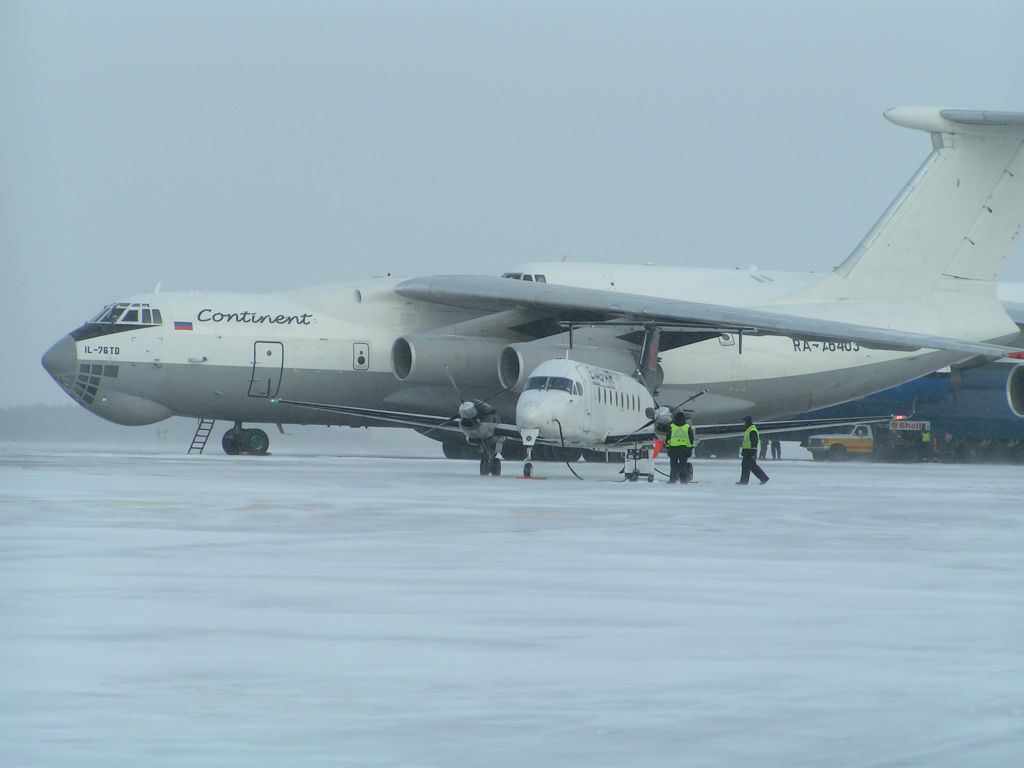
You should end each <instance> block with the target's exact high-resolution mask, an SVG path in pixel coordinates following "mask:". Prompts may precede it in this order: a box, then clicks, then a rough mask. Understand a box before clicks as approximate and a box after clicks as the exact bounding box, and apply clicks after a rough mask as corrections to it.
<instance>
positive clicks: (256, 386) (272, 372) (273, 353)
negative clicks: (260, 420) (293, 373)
mask: <svg viewBox="0 0 1024 768" xmlns="http://www.w3.org/2000/svg"><path fill="white" fill-rule="evenodd" d="M283 372H284V344H283V343H281V342H280V341H257V342H256V343H255V345H253V357H252V379H251V380H250V382H249V397H277V393H278V390H280V389H281V374H282V373H283Z"/></svg>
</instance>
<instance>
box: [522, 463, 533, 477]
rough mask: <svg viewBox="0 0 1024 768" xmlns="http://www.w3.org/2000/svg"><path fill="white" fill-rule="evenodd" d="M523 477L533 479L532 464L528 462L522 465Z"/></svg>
mask: <svg viewBox="0 0 1024 768" xmlns="http://www.w3.org/2000/svg"><path fill="white" fill-rule="evenodd" d="M523 477H533V464H531V463H530V462H526V463H525V464H524V465H523Z"/></svg>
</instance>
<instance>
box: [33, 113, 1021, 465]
mask: <svg viewBox="0 0 1024 768" xmlns="http://www.w3.org/2000/svg"><path fill="white" fill-rule="evenodd" d="M885 115H886V117H887V118H888V119H889V120H890V121H891V122H893V123H895V124H896V125H900V126H903V127H908V128H914V129H918V130H922V131H925V132H927V133H928V134H929V135H930V137H931V142H932V147H933V149H932V152H931V153H930V155H929V156H928V158H927V159H926V160H925V162H924V164H923V165H922V167H921V168H920V169H919V170H918V172H917V173H916V174H915V175H914V176H913V177H912V178H911V180H910V181H909V182H908V184H907V185H906V186H905V187H904V189H903V190H902V191H901V192H900V194H899V195H898V196H897V198H896V199H895V200H894V202H893V203H892V204H891V205H890V206H889V208H888V209H887V210H886V211H885V212H884V213H883V215H882V217H881V218H880V219H879V221H878V222H877V223H876V224H875V225H874V227H873V228H872V229H871V230H870V231H869V232H868V234H867V235H866V236H865V238H864V240H863V241H862V242H861V244H860V245H859V246H858V247H857V249H855V251H854V252H853V253H852V254H851V255H850V256H849V257H848V258H847V259H846V261H844V262H843V263H842V264H841V265H840V266H839V267H838V268H837V269H836V270H835V271H834V272H832V273H830V274H828V275H826V276H825V277H823V278H821V279H818V280H815V281H813V282H810V283H808V284H805V285H801V286H799V287H797V288H795V289H793V290H789V291H783V292H780V291H779V290H778V289H777V288H776V287H775V286H773V282H774V278H773V277H772V274H773V273H771V272H765V273H754V272H752V273H743V272H736V273H735V274H734V275H733V276H732V277H730V278H729V279H716V280H714V281H705V282H704V284H702V283H701V280H700V275H701V272H702V271H701V270H684V269H673V268H659V267H642V268H638V267H634V266H624V265H617V266H615V265H606V266H602V267H599V268H598V267H593V266H580V265H572V264H562V265H557V266H556V265H545V266H544V267H543V268H538V269H536V270H532V271H527V272H522V273H519V274H518V275H516V274H512V275H510V277H516V276H518V277H519V278H520V279H501V278H489V277H479V276H451V275H449V276H433V277H426V278H414V279H410V280H399V279H390V278H388V279H378V280H370V281H366V282H362V283H346V284H336V285H329V286H321V287H315V288H310V289H305V290H296V291H289V292H282V293H271V294H237V293H171V292H166V293H152V294H144V295H140V296H136V297H133V298H130V299H127V300H125V301H123V302H118V303H115V304H111V305H108V306H107V307H104V309H103V310H102V311H101V312H100V313H98V314H97V315H96V316H95V317H94V318H92V319H91V320H90V321H89V322H87V323H85V324H84V325H82V326H81V327H79V328H77V329H75V330H73V331H72V332H71V333H69V334H68V335H67V336H65V337H63V338H62V339H60V340H59V341H57V343H55V344H54V345H53V347H51V348H50V350H48V351H47V352H46V354H45V355H44V357H43V365H44V367H45V368H46V370H47V371H48V372H49V373H50V374H51V375H52V376H53V378H54V379H55V380H56V381H57V382H58V383H59V384H60V385H61V386H62V387H63V388H64V389H65V391H67V393H68V394H69V395H70V396H71V397H72V398H73V399H75V400H76V401H77V402H79V403H80V404H81V405H83V407H85V408H87V409H89V410H90V411H92V412H93V413H96V414H97V415H99V416H101V417H103V418H105V419H108V420H110V421H114V422H116V423H119V424H126V425H139V424H149V423H153V422H156V421H160V420H162V419H165V418H168V417H170V416H174V415H178V416H189V417H194V418H199V419H216V420H227V421H229V422H234V424H235V426H234V427H233V428H232V429H230V430H229V431H228V432H227V433H225V435H224V438H223V440H222V444H223V446H224V448H225V450H227V451H228V452H235V451H239V450H242V451H254V452H262V451H265V450H266V446H267V436H266V434H265V433H263V432H262V430H258V429H249V430H244V429H242V424H243V423H244V422H250V423H253V422H255V423H279V424H280V423H299V424H342V425H350V426H360V425H365V424H367V423H369V422H366V421H364V420H361V419H359V418H356V417H352V416H350V415H346V414H341V413H331V412H327V411H314V410H311V409H308V408H302V407H298V406H290V405H287V404H285V403H283V402H282V401H283V400H289V401H294V402H317V403H322V404H330V403H335V404H338V405H351V406H356V407H366V408H378V409H380V408H390V409H394V410H404V411H416V412H432V413H437V414H450V413H451V412H452V410H453V408H454V407H455V406H456V405H457V404H458V400H457V399H456V398H455V396H454V393H453V390H452V382H455V383H456V384H457V386H458V387H460V388H461V389H462V390H463V391H464V392H465V393H466V394H467V395H468V396H469V397H471V398H479V399H486V400H488V402H493V405H494V407H495V408H496V410H497V411H498V412H499V413H500V414H502V415H503V416H504V417H505V418H508V417H509V416H510V415H511V414H512V413H513V412H514V407H515V399H516V392H518V391H520V390H521V389H522V388H523V386H524V385H525V383H526V381H525V380H526V378H527V377H528V375H529V373H530V372H531V371H532V370H533V369H534V368H535V367H536V366H537V365H538V364H540V363H541V362H543V361H545V360H549V359H553V358H559V357H569V358H571V359H574V360H577V361H579V362H582V363H586V364H590V365H596V366H599V367H602V368H607V369H611V370H616V371H622V372H627V373H631V372H633V371H634V370H635V369H636V367H637V364H638V359H639V352H640V343H641V339H642V337H643V335H644V328H645V327H650V326H651V325H657V326H658V327H660V328H661V330H662V345H661V362H662V366H661V376H660V381H659V382H658V390H659V392H660V393H661V397H662V399H663V400H664V401H671V402H677V401H683V400H685V399H687V398H688V397H690V396H692V395H694V394H696V393H697V392H700V391H702V390H704V389H707V390H708V394H707V395H706V396H705V397H703V398H702V400H701V404H700V409H699V411H698V412H697V415H696V421H697V422H698V423H700V422H702V421H705V422H706V421H722V422H724V421H732V420H737V419H738V418H739V417H741V416H742V415H745V414H752V415H754V417H755V418H757V419H766V418H773V417H777V416H784V415H790V414H793V413H800V412H804V411H807V410H810V409H812V408H820V407H824V406H827V405H832V404H835V403H840V402H844V401H847V400H851V399H854V398H858V397H861V396H864V395H866V394H869V393H872V392H876V391H879V390H882V389H886V388H888V387H891V386H893V385H895V384H898V383H900V382H903V381H907V380H910V379H913V378H916V377H918V376H921V375H924V374H926V373H929V372H931V371H934V370H937V369H939V368H942V367H943V366H946V365H950V364H954V363H957V362H960V361H963V360H965V359H969V358H975V357H978V356H980V357H983V358H986V359H996V358H999V357H1001V356H1002V355H1003V354H1005V353H1006V352H1008V351H1010V350H1011V348H1010V347H1007V346H1005V345H1006V344H1007V343H1008V342H1011V341H1012V340H1014V339H1015V337H1017V335H1018V331H1019V329H1018V326H1017V325H1016V324H1015V323H1014V322H1013V321H1012V320H1011V318H1010V317H1009V316H1008V315H1007V313H1006V311H1005V310H1004V307H1003V306H1002V304H1001V303H1000V302H999V300H998V298H997V296H996V280H997V279H998V275H999V272H1000V270H1001V268H1002V265H1003V263H1004V261H1005V259H1006V257H1007V254H1008V253H1009V251H1010V249H1011V247H1012V245H1013V243H1014V242H1015V240H1016V239H1017V236H1018V235H1019V232H1020V228H1021V226H1022V225H1024V185H1022V180H1024V153H1022V152H1021V146H1022V141H1024V113H999V112H976V111H967V110H948V109H933V108H897V109H892V110H889V111H888V112H886V113H885ZM542 270H543V271H542ZM713 285H716V286H717V290H714V289H713ZM496 392H498V393H500V394H495V393H496Z"/></svg>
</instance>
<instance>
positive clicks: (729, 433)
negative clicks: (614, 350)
mask: <svg viewBox="0 0 1024 768" xmlns="http://www.w3.org/2000/svg"><path fill="white" fill-rule="evenodd" d="M891 419H892V416H868V417H867V418H858V419H850V418H835V417H833V418H828V419H788V420H785V421H762V422H757V431H758V432H759V433H760V434H762V435H774V434H782V433H784V432H800V431H803V430H805V429H819V428H827V427H845V426H852V425H853V424H879V423H883V422H888V421H890V420H891ZM693 429H694V432H695V433H696V438H697V440H702V439H703V440H709V439H711V438H721V437H741V436H742V435H743V433H744V432H746V430H747V428H746V426H745V425H744V424H742V423H739V424H703V425H701V424H694V426H693ZM655 437H656V435H655V434H654V430H653V429H652V427H651V425H650V424H649V423H648V424H645V425H644V426H643V427H642V428H641V429H639V430H637V431H636V432H630V433H629V434H625V435H608V437H607V438H606V439H605V443H606V444H607V445H609V446H611V445H625V444H627V443H634V442H643V441H645V440H653V439H654V438H655Z"/></svg>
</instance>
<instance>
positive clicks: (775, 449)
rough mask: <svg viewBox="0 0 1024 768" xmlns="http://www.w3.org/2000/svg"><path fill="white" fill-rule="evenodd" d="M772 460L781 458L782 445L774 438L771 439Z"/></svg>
mask: <svg viewBox="0 0 1024 768" xmlns="http://www.w3.org/2000/svg"><path fill="white" fill-rule="evenodd" d="M772 458H773V459H781V458H782V443H780V442H779V441H778V440H776V439H775V438H772Z"/></svg>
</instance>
